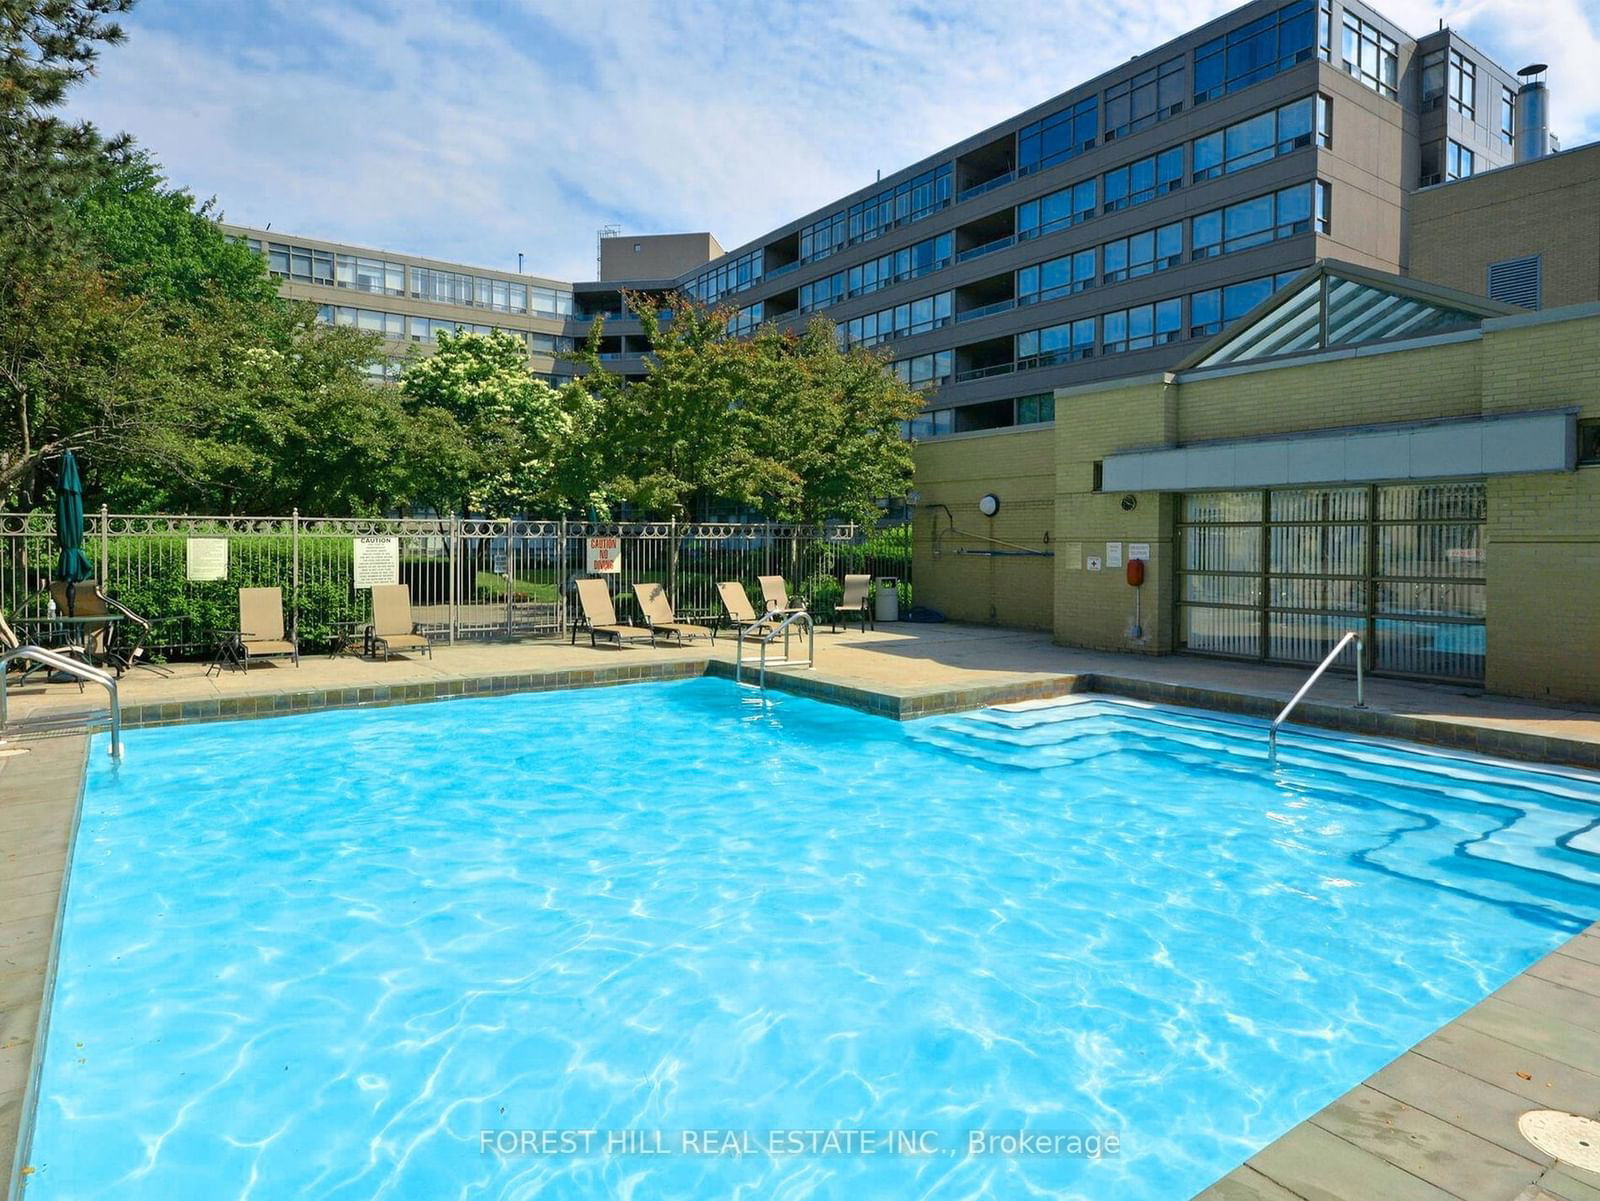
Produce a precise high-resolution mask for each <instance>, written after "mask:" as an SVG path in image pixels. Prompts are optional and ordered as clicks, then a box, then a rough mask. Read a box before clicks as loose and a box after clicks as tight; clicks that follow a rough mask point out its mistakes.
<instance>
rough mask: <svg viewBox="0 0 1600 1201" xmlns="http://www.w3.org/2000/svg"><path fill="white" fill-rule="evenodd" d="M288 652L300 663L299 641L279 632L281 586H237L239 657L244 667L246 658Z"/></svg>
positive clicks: (265, 656) (248, 660)
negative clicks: (239, 587)
mask: <svg viewBox="0 0 1600 1201" xmlns="http://www.w3.org/2000/svg"><path fill="white" fill-rule="evenodd" d="M274 655H280V656H281V655H288V656H289V657H290V658H291V659H293V660H294V665H295V666H296V667H299V666H300V640H299V639H298V638H296V637H295V636H294V634H293V633H292V632H291V633H290V634H289V635H288V636H287V637H285V636H284V631H283V589H282V588H241V589H239V657H240V658H241V659H242V660H243V661H244V669H245V670H246V671H249V670H250V660H251V659H256V658H263V659H264V658H270V657H271V656H274Z"/></svg>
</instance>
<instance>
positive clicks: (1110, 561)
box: [1106, 542, 1122, 569]
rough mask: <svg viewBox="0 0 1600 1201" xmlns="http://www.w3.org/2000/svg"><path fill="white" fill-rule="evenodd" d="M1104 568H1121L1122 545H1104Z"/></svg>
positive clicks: (1116, 543)
mask: <svg viewBox="0 0 1600 1201" xmlns="http://www.w3.org/2000/svg"><path fill="white" fill-rule="evenodd" d="M1106 566H1107V567H1109V568H1113V569H1115V568H1118V567H1121V566H1122V543H1120V542H1107V543H1106Z"/></svg>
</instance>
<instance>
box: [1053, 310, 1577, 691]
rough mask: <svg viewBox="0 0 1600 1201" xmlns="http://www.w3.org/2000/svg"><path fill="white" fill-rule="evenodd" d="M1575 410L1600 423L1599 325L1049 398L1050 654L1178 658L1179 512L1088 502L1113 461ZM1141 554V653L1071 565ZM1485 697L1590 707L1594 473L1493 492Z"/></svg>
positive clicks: (1112, 592) (1106, 592)
mask: <svg viewBox="0 0 1600 1201" xmlns="http://www.w3.org/2000/svg"><path fill="white" fill-rule="evenodd" d="M1552 408H1574V409H1576V410H1577V411H1578V412H1579V414H1580V416H1581V417H1583V418H1600V314H1596V315H1593V316H1587V317H1583V318H1578V319H1565V320H1559V321H1545V320H1539V321H1533V322H1523V321H1519V320H1517V319H1512V320H1511V321H1509V322H1490V323H1488V325H1487V326H1486V328H1485V331H1484V334H1483V336H1482V338H1481V339H1478V340H1473V341H1467V342H1457V343H1451V344H1446V345H1437V346H1432V347H1425V348H1422V349H1417V350H1405V351H1395V352H1393V353H1389V354H1378V355H1369V356H1363V357H1360V358H1344V359H1334V360H1327V361H1324V362H1321V363H1315V364H1309V365H1306V366H1301V367H1289V368H1278V369H1273V370H1266V371H1260V372H1253V373H1243V374H1237V375H1229V376H1222V377H1213V378H1210V379H1190V380H1189V381H1187V382H1182V383H1179V382H1172V381H1150V380H1135V381H1129V382H1128V383H1126V384H1123V385H1121V386H1113V387H1106V388H1101V389H1098V390H1095V389H1086V390H1081V391H1069V392H1064V393H1062V394H1060V395H1058V396H1057V399H1056V409H1057V413H1058V414H1059V415H1060V419H1059V420H1058V422H1057V427H1056V431H1055V443H1056V446H1055V449H1056V507H1055V529H1056V542H1057V546H1056V550H1057V556H1058V557H1057V558H1056V560H1055V598H1054V600H1055V622H1054V632H1055V638H1056V641H1057V642H1060V643H1063V644H1066V645H1071V646H1087V647H1096V648H1102V649H1129V650H1142V651H1148V652H1151V653H1158V654H1159V653H1166V652H1170V651H1171V650H1172V648H1173V646H1174V644H1175V637H1174V630H1173V628H1172V626H1173V622H1174V613H1173V608H1174V593H1173V588H1174V574H1175V573H1174V567H1175V560H1176V557H1177V554H1176V548H1175V546H1174V543H1173V531H1174V528H1175V520H1176V509H1175V505H1176V503H1177V500H1176V497H1173V496H1162V495H1160V494H1156V493H1139V494H1131V495H1132V500H1133V502H1134V507H1133V508H1132V509H1131V511H1130V510H1126V509H1124V508H1123V504H1122V502H1123V497H1122V496H1120V495H1110V494H1103V493H1096V492H1094V491H1093V479H1094V464H1095V462H1096V461H1097V460H1100V459H1104V458H1105V457H1106V456H1107V455H1109V454H1112V453H1114V452H1117V451H1126V450H1133V449H1142V448H1149V447H1155V446H1163V445H1167V446H1171V445H1181V444H1183V443H1186V442H1192V441H1198V440H1202V439H1208V438H1247V437H1250V436H1251V435H1255V434H1267V433H1288V432H1298V431H1306V430H1315V429H1325V428H1330V427H1338V426H1348V425H1358V424H1382V423H1385V422H1404V421H1417V420H1424V419H1429V418H1436V417H1468V416H1475V415H1478V414H1494V413H1508V412H1516V411H1528V410H1541V409H1552ZM1108 541H1117V542H1121V543H1123V546H1124V552H1126V544H1127V543H1128V542H1149V543H1150V544H1151V551H1152V562H1151V565H1150V571H1149V573H1148V582H1147V584H1146V585H1145V587H1144V589H1143V595H1142V596H1141V598H1140V599H1141V607H1142V610H1143V612H1142V615H1141V616H1142V625H1143V628H1144V634H1145V637H1144V639H1143V640H1142V641H1139V642H1134V641H1132V640H1130V639H1129V638H1128V636H1127V626H1128V623H1129V620H1130V618H1131V615H1132V598H1131V591H1130V589H1129V588H1128V586H1127V585H1126V583H1124V582H1123V579H1122V575H1121V573H1120V572H1107V571H1102V572H1100V573H1098V574H1097V573H1094V572H1090V571H1087V570H1085V569H1084V567H1082V566H1079V567H1077V568H1073V567H1072V566H1070V563H1071V561H1072V560H1071V557H1070V554H1069V552H1070V551H1071V549H1072V548H1073V547H1074V546H1076V547H1077V549H1078V552H1079V554H1080V555H1081V556H1082V559H1083V560H1086V559H1087V557H1088V556H1090V555H1100V556H1102V557H1103V556H1104V555H1105V549H1106V548H1105V543H1106V542H1108ZM1486 542H1487V550H1488V556H1487V567H1486V571H1487V580H1488V616H1487V623H1486V625H1487V640H1488V663H1487V681H1486V682H1487V685H1488V687H1489V688H1490V689H1491V690H1493V691H1496V692H1502V693H1508V694H1512V695H1520V696H1529V697H1536V698H1539V699H1545V700H1577V701H1583V702H1588V703H1600V466H1596V467H1583V468H1580V469H1579V470H1577V471H1575V472H1554V473H1548V474H1542V475H1531V476H1515V477H1502V478H1497V479H1493V480H1491V481H1490V483H1489V486H1488V522H1487V529H1486Z"/></svg>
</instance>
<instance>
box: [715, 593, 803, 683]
mask: <svg viewBox="0 0 1600 1201" xmlns="http://www.w3.org/2000/svg"><path fill="white" fill-rule="evenodd" d="M797 623H798V624H801V625H804V626H805V629H806V657H805V658H804V659H792V658H790V657H789V627H790V626H793V625H795V624H797ZM751 628H753V627H747V628H746V629H744V630H740V631H738V632H737V634H736V635H735V639H734V648H733V682H734V683H735V684H743V683H744V644H745V639H746V637H747V636H748V633H749V629H751ZM779 634H782V635H783V658H781V659H771V660H769V659H768V658H767V648H768V647H769V646H771V645H772V643H773V640H774V639H776V638H777V637H778V635H779ZM756 641H757V642H759V643H760V644H761V662H760V666H759V670H758V675H757V677H756V679H757V686H758V687H760V688H762V689H765V688H766V686H767V668H768V667H810V666H812V665H813V664H814V663H815V662H816V659H817V624H816V622H814V621H813V620H812V619H811V614H810V613H808V612H806V611H805V610H804V609H796V610H795V611H794V612H793V613H791V614H789V616H787V617H785V618H784V619H783V620H782V621H780V622H779V623H778V624H777V625H775V626H773V627H772V628H771V629H770V630H767V631H766V632H765V633H763V634H761V635H759V636H758V637H757V638H756Z"/></svg>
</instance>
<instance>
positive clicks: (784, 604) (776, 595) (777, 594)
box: [756, 575, 806, 614]
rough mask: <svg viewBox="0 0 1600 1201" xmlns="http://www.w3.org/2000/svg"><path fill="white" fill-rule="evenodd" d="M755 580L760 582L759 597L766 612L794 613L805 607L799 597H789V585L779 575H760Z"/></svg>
mask: <svg viewBox="0 0 1600 1201" xmlns="http://www.w3.org/2000/svg"><path fill="white" fill-rule="evenodd" d="M756 580H757V581H758V582H759V583H760V584H761V599H762V601H763V602H764V603H765V604H766V607H767V612H768V613H783V614H789V613H796V612H799V611H800V610H801V609H804V608H805V607H806V606H805V602H804V601H803V600H801V599H800V598H799V597H796V598H794V600H790V599H789V586H788V585H787V584H785V583H784V582H783V577H782V576H781V575H760V576H757V577H756Z"/></svg>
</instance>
